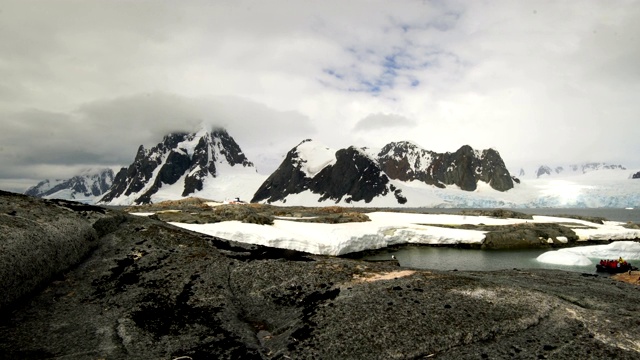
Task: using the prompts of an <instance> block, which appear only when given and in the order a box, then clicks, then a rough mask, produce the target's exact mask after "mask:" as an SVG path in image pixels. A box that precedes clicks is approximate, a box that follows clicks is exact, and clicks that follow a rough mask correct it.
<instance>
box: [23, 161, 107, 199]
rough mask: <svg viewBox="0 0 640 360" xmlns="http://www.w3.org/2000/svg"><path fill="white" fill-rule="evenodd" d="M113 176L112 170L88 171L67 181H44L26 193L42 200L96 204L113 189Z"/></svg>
mask: <svg viewBox="0 0 640 360" xmlns="http://www.w3.org/2000/svg"><path fill="white" fill-rule="evenodd" d="M113 176H114V175H113V170H112V169H108V168H105V169H87V170H85V171H83V172H82V173H81V174H80V175H76V176H73V177H72V178H70V179H66V180H62V179H56V180H49V179H47V180H43V181H41V182H39V183H38V184H37V185H35V186H32V187H30V188H28V189H27V190H26V191H25V192H24V193H25V194H26V195H30V196H35V197H41V198H62V199H69V200H77V201H83V202H94V201H95V200H97V199H99V198H100V197H101V196H102V195H103V194H104V193H105V192H107V191H108V190H109V188H111V185H112V184H113Z"/></svg>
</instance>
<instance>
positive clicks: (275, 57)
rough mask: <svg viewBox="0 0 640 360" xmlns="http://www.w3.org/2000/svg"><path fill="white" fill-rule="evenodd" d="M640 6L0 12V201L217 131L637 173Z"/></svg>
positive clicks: (361, 5) (83, 6)
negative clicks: (168, 140) (605, 165)
mask: <svg viewBox="0 0 640 360" xmlns="http://www.w3.org/2000/svg"><path fill="white" fill-rule="evenodd" d="M637 19H640V1H635V0H626V1H625V0H612V1H599V0H580V1H575V0H567V1H561V0H554V1H544V0H535V1H533V0H532V1H510V0H504V1H502V0H477V1H471V0H468V1H456V0H452V1H444V0H433V1H413V0H396V1H387V0H384V1H383V0H380V1H376V0H372V1H361V0H350V1H343V0H323V1H308V0H298V1H285V0H262V1H243V0H229V1H227V0H215V1H190V0H182V1H178V0H165V1H162V0H157V1H144V0H137V1H133V0H131V1H123V0H108V1H107V0H104V1H103V0H100V1H99V0H75V1H72V0H69V1H63V0H41V1H34V0H17V1H12V0H0V79H1V80H0V189H4V190H9V191H18V192H22V191H24V190H25V189H26V188H27V187H29V186H31V185H35V184H36V183H37V182H38V181H40V180H43V179H45V178H49V179H52V178H69V177H71V176H73V175H76V174H78V173H79V172H81V171H82V170H85V169H88V168H100V167H105V166H108V167H114V168H119V167H121V166H128V165H129V164H130V163H131V162H132V161H133V158H134V157H135V153H136V150H137V148H138V147H139V146H140V145H145V147H152V146H154V145H156V144H157V143H158V142H160V141H161V140H162V137H163V136H164V135H165V134H167V133H169V132H172V131H197V130H199V128H200V127H202V126H203V125H205V126H208V127H213V126H221V127H225V128H226V129H227V130H228V131H229V133H230V135H231V136H233V137H234V138H235V140H236V141H237V142H238V144H239V145H240V146H241V148H242V149H243V150H244V152H245V153H246V155H247V157H248V158H249V160H251V161H253V162H254V163H255V164H256V167H257V168H258V171H259V172H260V173H264V174H268V173H270V172H271V171H273V170H275V168H276V167H277V166H278V164H279V163H280V162H281V161H282V159H283V158H284V155H285V154H286V152H287V151H288V150H290V149H291V148H292V147H294V146H296V145H297V144H299V143H300V142H301V141H302V140H304V139H308V138H311V139H314V140H317V141H320V142H322V143H324V144H326V145H327V146H329V147H332V148H336V149H338V148H343V147H348V146H351V145H355V146H361V147H364V146H366V147H371V148H381V147H382V146H384V145H385V144H387V143H389V142H391V141H400V140H409V141H413V142H414V143H416V144H418V145H420V146H422V147H423V148H425V149H428V150H433V151H438V152H445V151H450V152H453V151H456V150H457V149H458V148H460V147H461V146H463V145H465V144H468V145H471V146H472V147H473V148H476V149H486V148H494V149H496V150H498V151H499V152H500V154H501V155H502V157H503V159H504V161H505V163H506V165H507V167H508V168H509V169H510V170H511V171H512V172H515V171H516V170H519V168H521V167H528V166H531V167H533V168H535V167H536V166H538V165H541V164H552V165H566V164H572V163H582V162H596V161H597V162H610V163H616V164H622V165H624V166H627V167H629V168H634V167H635V168H640V159H639V158H638V154H640V141H639V140H640V125H638V123H639V120H640V101H639V100H640V66H638V64H640V22H638V21H637Z"/></svg>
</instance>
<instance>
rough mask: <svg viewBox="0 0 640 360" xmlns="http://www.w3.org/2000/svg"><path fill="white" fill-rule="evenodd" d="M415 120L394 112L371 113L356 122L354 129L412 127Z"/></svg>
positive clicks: (414, 124)
mask: <svg viewBox="0 0 640 360" xmlns="http://www.w3.org/2000/svg"><path fill="white" fill-rule="evenodd" d="M414 126H416V122H415V121H413V120H410V119H407V118H406V117H404V116H400V115H396V114H383V113H377V114H371V115H368V116H367V117H365V118H363V119H362V120H360V121H358V123H356V126H355V127H354V130H355V131H367V130H384V129H385V128H397V127H414Z"/></svg>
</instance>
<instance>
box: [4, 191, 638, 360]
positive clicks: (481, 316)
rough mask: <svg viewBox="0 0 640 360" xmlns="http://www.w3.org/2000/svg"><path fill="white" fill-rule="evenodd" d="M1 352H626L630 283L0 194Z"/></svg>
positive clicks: (358, 355)
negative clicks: (410, 255)
mask: <svg viewBox="0 0 640 360" xmlns="http://www.w3.org/2000/svg"><path fill="white" fill-rule="evenodd" d="M0 286H1V289H2V293H1V294H0V314H1V317H0V322H1V323H0V358H3V359H43V358H44V359H46V358H56V359H101V358H104V359H125V358H126V359H131V358H140V359H177V358H179V359H307V358H308V359H312V358H315V359H424V358H429V359H430V358H437V359H467V358H468V359H482V358H491V359H501V358H521V359H542V358H549V359H603V358H618V359H637V358H638V357H640V315H639V314H640V287H638V286H637V285H632V284H628V283H624V282H618V281H615V280H613V279H611V278H610V277H607V276H596V275H594V274H579V273H570V272H562V271H547V270H527V269H513V270H509V271H499V272H438V271H424V270H414V269H405V268H401V267H398V266H397V265H396V264H395V263H391V262H389V263H387V262H382V263H372V262H364V261H359V260H351V259H343V258H334V257H322V256H311V255H308V254H304V253H299V252H294V251H284V250H277V249H272V248H265V247H259V246H251V245H243V244H239V243H233V242H229V241H225V240H222V239H217V238H212V237H208V236H204V235H200V234H196V233H191V232H187V231H185V230H182V229H179V228H176V227H172V226H170V225H168V224H166V223H164V222H162V221H159V220H155V219H150V218H145V217H135V216H130V215H128V214H126V213H124V212H121V211H118V210H107V209H104V208H100V207H93V206H87V205H82V204H77V203H72V202H65V201H52V200H40V199H34V198H30V197H26V196H22V195H17V194H11V193H6V192H0Z"/></svg>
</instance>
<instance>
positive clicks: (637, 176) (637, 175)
mask: <svg viewBox="0 0 640 360" xmlns="http://www.w3.org/2000/svg"><path fill="white" fill-rule="evenodd" d="M631 178H632V179H640V171H638V172H637V173H635V174H633V175H631Z"/></svg>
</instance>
